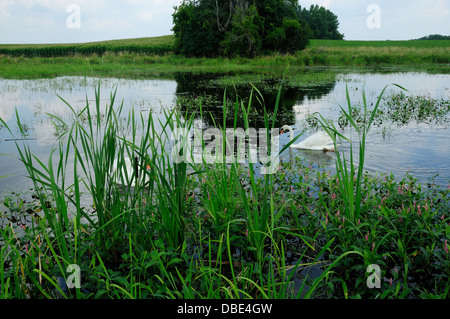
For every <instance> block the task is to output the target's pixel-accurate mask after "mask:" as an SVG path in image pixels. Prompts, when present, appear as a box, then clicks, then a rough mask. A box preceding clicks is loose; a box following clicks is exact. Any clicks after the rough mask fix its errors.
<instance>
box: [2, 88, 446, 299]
mask: <svg viewBox="0 0 450 319" xmlns="http://www.w3.org/2000/svg"><path fill="white" fill-rule="evenodd" d="M119 89H120V88H119ZM254 94H255V95H253V96H252V97H253V98H254V99H255V100H256V99H257V98H258V96H257V93H254ZM381 98H382V94H380V96H379V99H381ZM250 100H251V99H250ZM94 101H95V103H94V104H93V105H91V106H90V107H88V105H86V108H85V109H83V110H80V111H77V110H74V109H72V108H71V110H72V112H73V122H71V123H70V122H68V123H65V124H66V125H65V127H66V131H65V132H62V134H61V136H60V138H59V140H58V143H56V145H55V147H54V151H53V152H52V154H50V155H49V158H48V161H38V160H37V159H36V158H34V157H33V154H32V152H31V148H30V145H29V144H21V143H20V142H17V144H16V145H17V148H18V150H19V151H20V157H21V160H22V162H23V163H24V165H25V167H26V169H27V171H28V174H29V176H30V178H31V179H32V181H33V182H34V186H35V194H34V196H33V202H32V203H30V204H29V205H24V204H23V203H22V204H21V205H16V204H14V200H10V201H8V207H10V208H11V209H14V210H16V213H17V217H19V218H18V219H16V222H14V224H13V222H11V224H10V225H9V226H8V227H5V228H4V229H1V230H0V241H1V242H2V245H1V248H0V256H1V260H2V261H3V262H2V263H1V264H0V297H1V298H80V299H83V298H108V299H109V298H115V299H133V298H154V299H159V298H169V299H170V298H178V299H181V298H185V299H187V298H196V299H200V298H209V299H211V298H221V299H224V298H230V299H237V298H258V299H266V298H270V299H275V298H281V299H287V298H339V299H344V298H379V299H384V298H391V299H397V298H399V299H400V298H442V299H444V298H448V297H449V287H450V277H449V274H450V254H449V247H448V240H449V239H450V237H449V235H450V234H449V231H450V226H449V222H450V216H449V207H450V206H449V205H450V203H449V201H450V186H449V188H445V189H441V188H439V187H438V186H435V185H430V186H429V187H427V188H426V187H422V186H421V185H420V184H418V183H417V181H416V180H415V179H414V177H413V176H406V177H405V178H404V179H403V180H401V181H398V180H395V179H394V176H392V175H382V176H373V175H370V174H368V173H366V172H364V171H363V169H362V168H363V165H364V157H363V156H359V162H358V163H353V159H352V158H351V159H350V162H351V166H346V164H345V163H346V160H347V161H348V160H349V158H347V159H346V158H344V157H343V156H344V154H340V153H339V152H338V153H337V154H336V165H337V166H339V167H340V168H341V170H340V171H339V175H336V176H334V175H332V174H331V173H330V172H326V171H324V170H323V169H320V168H319V167H317V166H315V165H313V164H312V163H307V162H304V161H303V160H301V159H299V158H296V159H295V161H294V162H293V163H290V162H289V163H286V162H282V163H281V165H280V166H279V168H278V169H277V170H276V171H275V174H267V175H260V174H258V168H257V167H256V166H255V165H253V164H252V163H247V164H245V165H242V164H238V163H237V162H236V161H235V162H233V163H226V161H220V160H216V161H213V162H212V163H211V162H206V160H205V158H203V160H202V161H200V162H199V163H195V162H194V163H189V161H186V159H187V158H190V157H189V154H190V152H188V150H189V148H187V146H186V145H187V138H188V136H187V135H185V134H179V135H178V134H176V135H175V141H176V142H177V145H178V146H180V148H175V149H176V150H177V151H176V152H171V151H169V149H170V148H169V149H167V148H166V147H167V146H169V144H170V141H171V140H172V132H173V131H174V128H175V127H179V128H183V129H186V130H188V131H189V130H190V129H193V128H194V127H195V126H194V121H193V119H194V117H193V115H194V114H193V113H184V114H180V113H179V112H178V110H176V109H175V110H173V111H166V113H165V117H166V122H163V123H160V124H161V126H159V125H158V123H155V122H154V120H153V118H152V116H151V115H149V116H148V117H144V116H143V115H140V116H139V115H137V114H135V113H133V112H131V113H130V114H128V116H127V115H124V114H121V109H122V107H121V105H117V101H115V93H113V94H111V96H110V101H109V102H108V104H107V106H106V107H104V106H103V105H101V103H100V101H101V98H100V92H99V91H97V92H96V95H95V99H94ZM379 101H380V100H378V101H367V103H364V106H365V107H364V118H365V119H369V118H370V120H368V121H365V122H363V123H360V122H359V121H358V122H357V123H355V122H354V120H353V119H352V113H353V112H352V105H351V102H350V101H349V104H348V109H343V111H346V112H347V115H348V120H349V122H350V123H351V124H350V126H352V129H354V130H358V131H360V132H362V140H361V141H359V140H356V141H355V146H354V147H355V151H357V150H356V148H358V149H359V154H360V155H361V154H363V153H364V147H365V144H364V136H365V134H366V132H367V131H368V130H369V129H370V124H371V123H372V121H373V120H374V116H373V114H375V113H376V111H377V109H376V108H377V106H378V105H379ZM371 102H374V103H375V104H372V103H371ZM369 105H375V107H374V108H373V110H372V109H370V107H369ZM68 107H70V105H68ZM250 107H251V103H250V102H249V103H248V104H246V103H244V102H242V101H237V102H236V103H235V105H234V109H231V110H228V107H227V106H226V105H224V107H223V112H224V118H226V117H227V115H226V114H225V113H227V112H229V111H230V112H231V113H234V114H235V115H234V116H237V114H243V119H244V122H245V124H246V125H245V128H248V127H249V120H250V118H249V116H248V114H249V112H250ZM277 109H278V105H277V104H276V105H275V107H274V111H273V112H271V113H270V114H268V113H266V112H264V114H263V115H264V120H265V123H266V128H267V129H268V130H269V129H271V128H272V127H273V123H274V121H275V118H276V116H277ZM193 111H195V112H198V113H200V114H201V113H202V109H201V108H200V109H196V110H193ZM371 112H372V113H371ZM181 115H183V117H184V119H182V118H181ZM53 119H54V120H55V121H62V119H59V118H58V117H56V116H54V117H53ZM17 120H18V121H19V122H20V119H17ZM321 120H322V121H323V123H322V124H323V125H324V127H326V128H328V129H333V123H329V122H327V121H326V120H325V119H323V118H321ZM235 123H236V122H235ZM3 124H4V125H5V127H7V126H6V123H3ZM19 127H20V125H19ZM216 129H217V131H218V132H221V133H224V132H225V129H226V127H225V123H217V125H216ZM234 129H236V126H235V127H234ZM334 129H335V128H334ZM336 131H337V130H336ZM127 132H128V133H127ZM130 132H131V133H130ZM299 136H300V135H299ZM293 142H295V139H294V140H293V141H292V142H290V143H293ZM336 142H337V141H336ZM360 142H361V143H360ZM269 143H270V142H269ZM359 145H361V146H359ZM288 146H289V144H288V145H286V147H288ZM203 147H204V145H203ZM223 147H225V144H224V145H223ZM284 149H286V148H283V149H282V150H280V151H281V152H283V151H284ZM135 155H136V156H138V159H137V163H136V168H135V169H136V170H137V172H138V175H137V176H136V175H135V174H133V173H131V174H120V171H121V168H124V167H125V166H126V162H125V158H126V157H127V156H128V157H130V158H133V157H134V156H135ZM177 156H181V159H183V158H184V159H185V160H181V161H175V160H174V158H176V157H177ZM347 156H348V155H347ZM171 159H172V160H173V161H172V160H171ZM116 160H117V161H116ZM354 164H355V165H356V166H354ZM114 168H116V169H114ZM69 171H73V175H71V174H68V172H69ZM356 171H357V172H356ZM132 181H134V182H136V184H135V187H132V188H129V187H128V186H125V187H124V186H120V185H119V184H122V185H130V183H131V182H132ZM82 185H86V187H87V188H88V194H87V195H88V196H90V198H92V202H93V205H92V206H91V207H84V206H83V205H82V204H81V200H80V196H81V195H82V194H81V193H80V189H81V188H82ZM19 215H20V216H19ZM24 215H25V216H26V217H25V219H27V220H28V222H26V223H25V222H23V223H22V222H21V220H22V218H23V216H24ZM17 220H19V222H17ZM374 264H375V265H377V266H379V268H380V274H379V275H380V278H379V280H378V283H379V286H378V283H377V286H378V287H377V288H376V289H374V288H373V286H371V284H374V283H376V282H377V280H376V279H375V278H374V276H373V274H372V273H371V272H368V271H367V269H368V267H369V266H370V265H374ZM71 265H76V266H78V267H79V269H80V271H81V277H80V280H79V282H74V281H73V276H71V274H72V271H71V270H70V269H72V268H68V266H71ZM71 267H72V266H71ZM68 269H69V270H68ZM71 283H72V284H74V285H75V286H74V287H72V288H71V287H70V286H71ZM67 284H69V286H68V285H67ZM78 284H79V285H78Z"/></svg>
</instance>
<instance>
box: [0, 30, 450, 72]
mask: <svg viewBox="0 0 450 319" xmlns="http://www.w3.org/2000/svg"><path fill="white" fill-rule="evenodd" d="M449 43H450V41H445V40H439V41H429V40H422V41H420V40H416V41H330V40H311V44H310V45H309V47H308V48H307V49H306V50H304V51H300V52H298V53H296V54H291V55H280V54H273V55H268V56H260V57H256V58H253V59H246V58H240V57H237V58H232V59H229V58H186V57H183V56H178V55H175V54H173V53H172V52H171V51H172V50H171V46H172V45H173V36H165V37H156V38H141V39H127V40H113V41H105V42H96V43H86V44H60V45H59V44H58V45H57V44H39V45H37V44H36V45H0V63H1V64H2V69H1V70H0V77H3V78H42V77H56V76H62V75H79V76H84V75H92V76H97V77H127V78H152V77H160V76H166V77H170V76H173V74H174V73H177V72H194V73H257V74H263V75H264V74H265V75H276V76H279V77H282V75H283V74H284V73H285V69H286V67H287V66H288V65H289V66H290V70H291V73H292V74H298V73H300V72H302V71H303V70H304V69H305V68H322V67H326V68H331V69H338V70H340V71H348V70H352V69H353V70H355V69H356V70H361V69H369V70H370V69H372V70H373V69H387V70H393V69H394V70H421V71H423V70H425V71H432V72H441V73H448V72H449V64H450V60H449V56H450V54H449V50H450V45H449Z"/></svg>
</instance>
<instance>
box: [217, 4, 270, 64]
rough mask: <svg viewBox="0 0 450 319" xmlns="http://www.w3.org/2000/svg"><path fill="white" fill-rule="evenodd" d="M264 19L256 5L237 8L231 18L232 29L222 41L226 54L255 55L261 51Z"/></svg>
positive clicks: (223, 50)
mask: <svg viewBox="0 0 450 319" xmlns="http://www.w3.org/2000/svg"><path fill="white" fill-rule="evenodd" d="M263 28H264V19H263V18H262V17H261V16H260V15H259V14H258V10H257V9H256V6H255V5H253V4H252V5H251V6H248V5H245V4H244V5H242V6H238V7H236V8H235V12H234V15H233V17H232V20H231V30H230V31H228V32H227V33H226V34H225V39H224V40H223V41H222V42H221V47H222V52H223V53H224V54H225V55H236V54H237V55H241V56H247V57H250V56H254V55H256V54H258V53H259V52H260V51H261V46H262V37H261V32H262V30H263Z"/></svg>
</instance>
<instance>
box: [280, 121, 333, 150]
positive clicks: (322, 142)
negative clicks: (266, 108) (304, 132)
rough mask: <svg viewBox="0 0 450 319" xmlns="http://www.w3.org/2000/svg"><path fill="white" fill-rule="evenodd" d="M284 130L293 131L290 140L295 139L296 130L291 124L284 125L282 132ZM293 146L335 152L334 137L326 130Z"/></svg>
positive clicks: (292, 146)
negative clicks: (294, 130)
mask: <svg viewBox="0 0 450 319" xmlns="http://www.w3.org/2000/svg"><path fill="white" fill-rule="evenodd" d="M284 131H289V132H290V133H291V137H290V140H291V141H292V140H293V139H294V132H293V130H292V127H290V126H289V125H284V126H283V127H282V128H281V133H283V132H284ZM290 147H291V148H297V149H301V150H311V151H323V152H335V149H334V142H333V139H332V138H331V137H330V135H328V133H327V132H325V131H319V132H317V133H315V134H313V135H311V136H309V137H308V138H306V139H305V140H303V141H301V142H300V143H297V144H292V145H291V146H290Z"/></svg>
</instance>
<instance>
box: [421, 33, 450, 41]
mask: <svg viewBox="0 0 450 319" xmlns="http://www.w3.org/2000/svg"><path fill="white" fill-rule="evenodd" d="M417 40H450V35H441V34H431V35H428V36H426V37H423V38H420V39H417Z"/></svg>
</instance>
